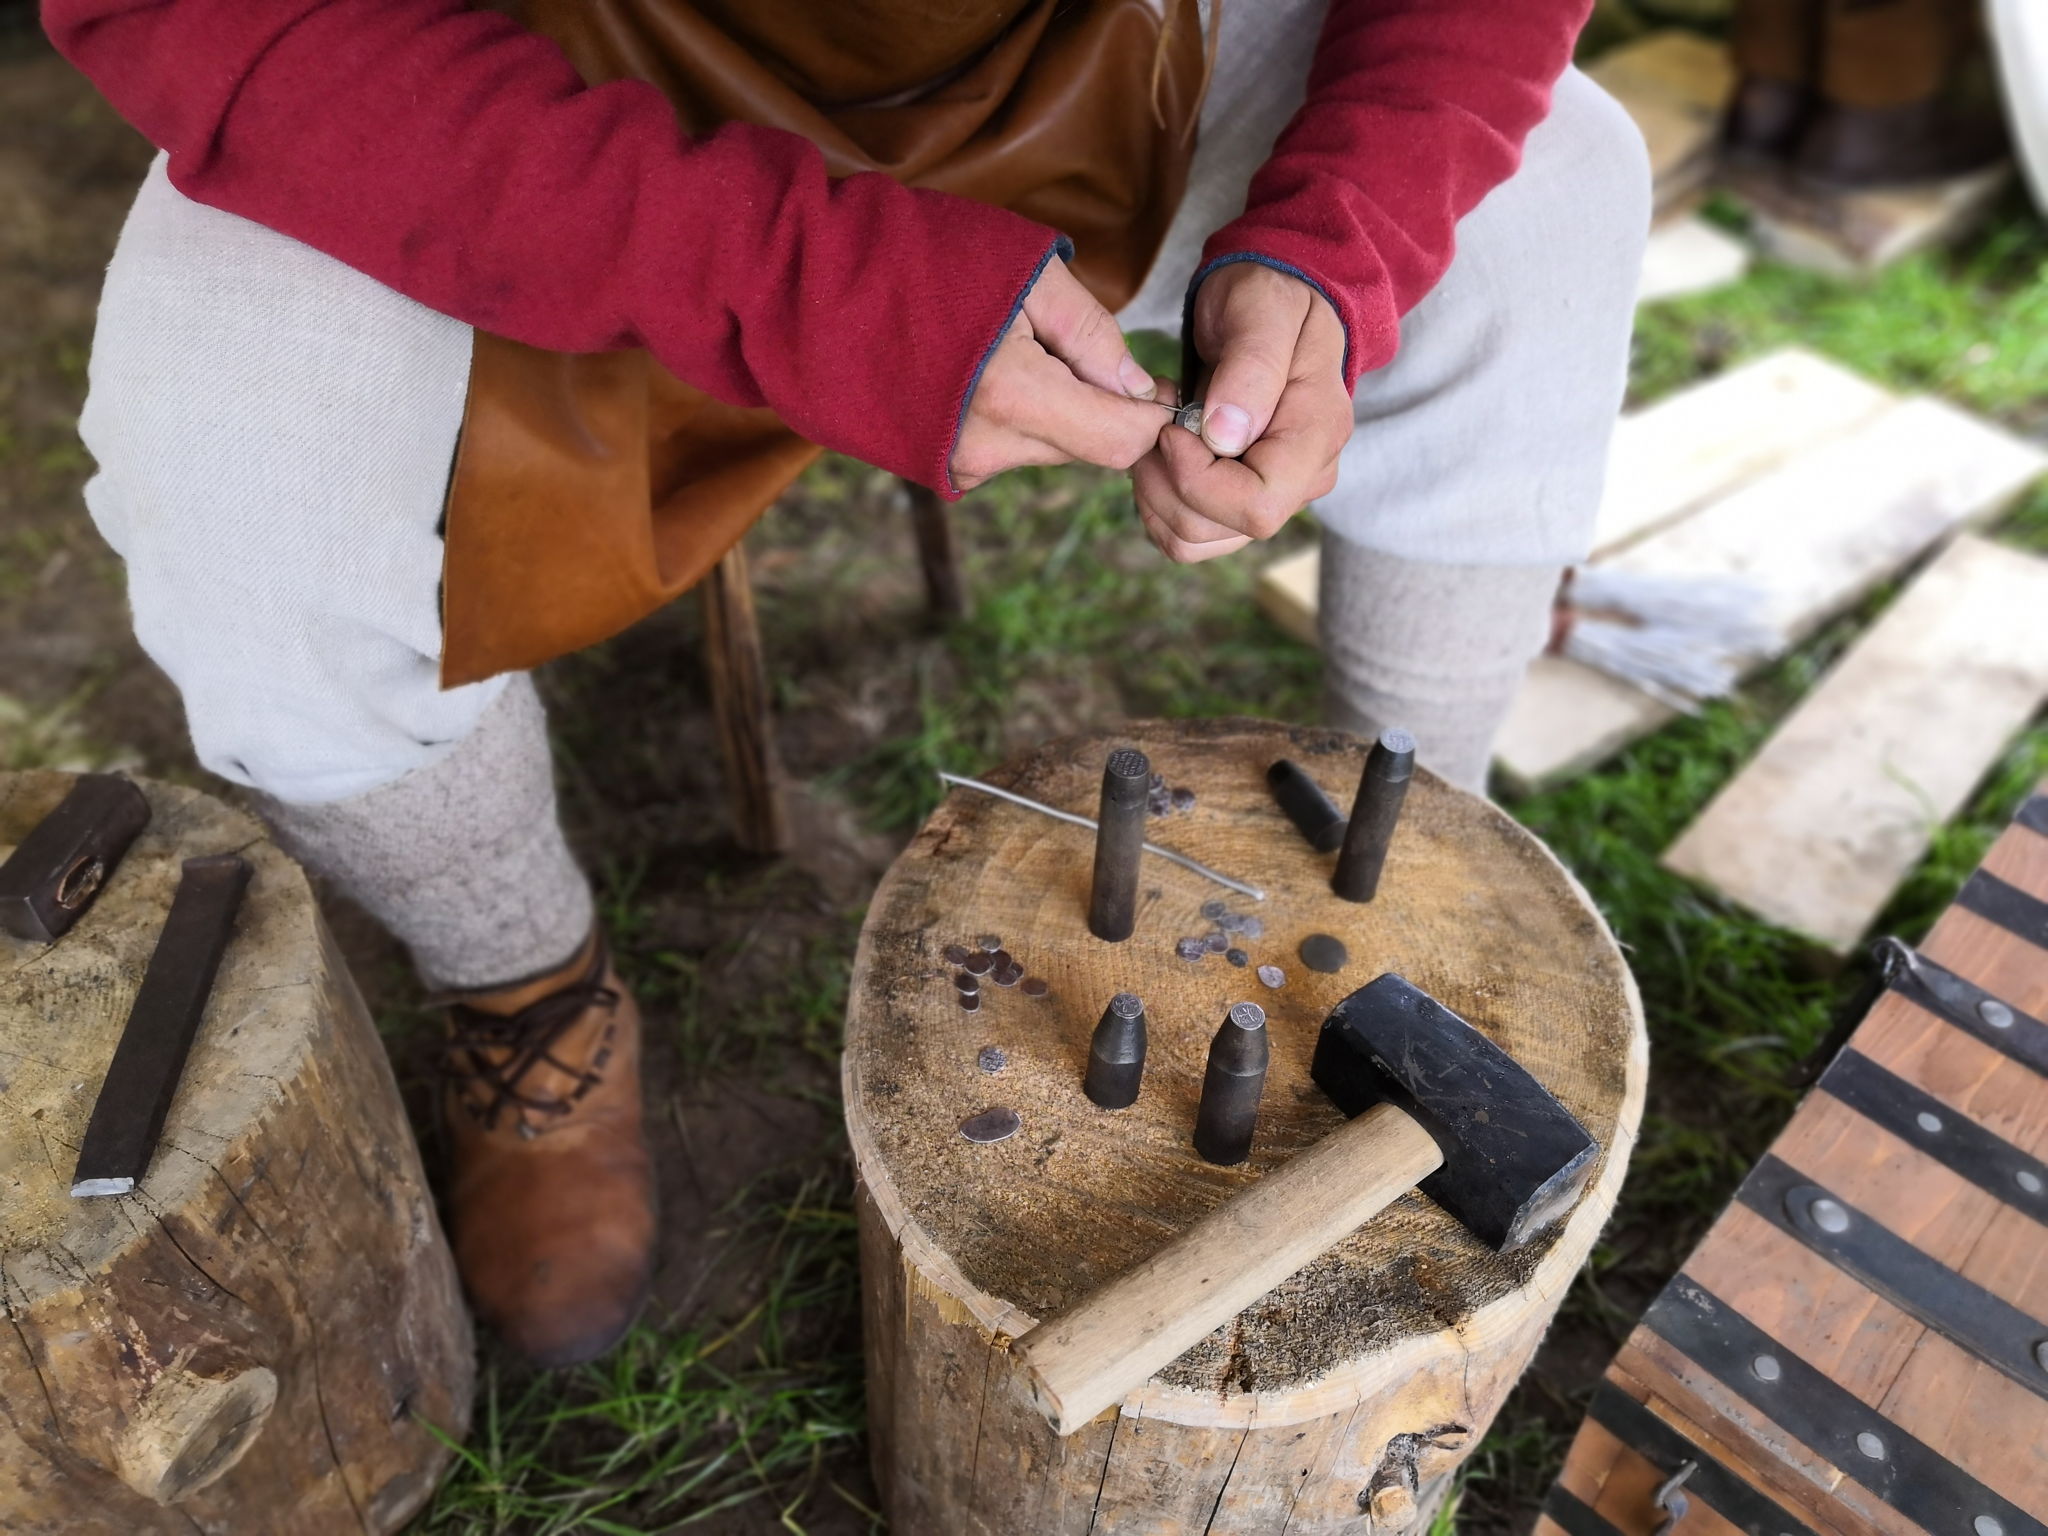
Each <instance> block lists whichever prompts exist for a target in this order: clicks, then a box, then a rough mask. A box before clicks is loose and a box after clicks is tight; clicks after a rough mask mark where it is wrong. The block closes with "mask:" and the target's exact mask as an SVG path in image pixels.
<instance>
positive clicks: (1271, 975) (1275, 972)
mask: <svg viewBox="0 0 2048 1536" xmlns="http://www.w3.org/2000/svg"><path fill="white" fill-rule="evenodd" d="M1257 975H1258V978H1259V980H1261V981H1263V982H1264V983H1265V984H1266V985H1267V986H1269V987H1284V986H1286V985H1287V973H1286V972H1285V971H1283V970H1281V969H1280V967H1279V966H1277V965H1262V966H1260V967H1259V969H1258V972H1257Z"/></svg>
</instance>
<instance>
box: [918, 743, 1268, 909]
mask: <svg viewBox="0 0 2048 1536" xmlns="http://www.w3.org/2000/svg"><path fill="white" fill-rule="evenodd" d="M939 777H940V778H941V779H943V780H945V782H946V783H948V784H954V785H957V786H959V787H960V788H961V789H972V790H977V791H979V792H980V793H982V794H984V795H994V796H995V797H996V798H997V799H998V800H1007V801H1009V802H1010V804H1012V805H1021V806H1023V807H1024V809H1025V810H1027V811H1037V812H1038V813H1039V814H1040V815H1041V816H1050V817H1052V819H1053V820H1054V821H1065V822H1071V823H1072V824H1073V825H1074V826H1077V827H1086V828H1087V829H1088V830H1089V831H1090V832H1093V831H1094V830H1095V823H1094V822H1093V821H1091V820H1089V819H1088V818H1087V817H1086V816H1076V815H1075V814H1074V813H1073V812H1072V811H1056V810H1054V809H1053V808H1052V807H1051V806H1049V805H1041V804H1039V803H1038V802H1037V801H1036V800H1028V799H1026V798H1025V797H1024V796H1023V795H1017V794H1012V793H1011V792H1010V791H1009V790H1007V789H997V788H996V787H995V785H993V784H984V783H982V782H981V780H979V779H970V778H966V777H964V776H962V775H960V774H957V773H947V772H945V771H944V770H941V771H940V773H939ZM1145 851H1146V852H1147V853H1156V854H1158V855H1159V857H1160V858H1162V859H1165V860H1166V861H1168V862H1169V863H1172V864H1178V865H1179V866H1180V867H1181V868H1182V869H1190V870H1193V871H1194V872H1195V873H1196V874H1198V875H1200V876H1202V878H1204V879H1205V880H1214V881H1215V882H1216V883H1217V884H1218V885H1220V886H1222V887H1223V888H1224V889H1225V890H1230V891H1236V892H1237V893H1238V894H1239V895H1242V896H1249V897H1251V899H1252V900H1253V901H1264V900H1265V899H1266V893H1265V892H1264V891H1262V890H1260V889H1259V888H1258V887H1257V886H1256V885H1246V884H1245V883H1244V882H1243V881H1242V880H1233V879H1231V878H1230V876H1228V875H1219V874H1218V873H1216V871H1215V870H1213V869H1211V868H1210V867H1209V866H1208V865H1206V864H1197V863H1196V862H1195V861H1194V860H1193V859H1191V858H1189V857H1188V856H1187V855H1186V854H1184V853H1175V852H1174V851H1173V850H1172V849H1171V848H1162V847H1160V846H1159V845H1158V844H1157V843H1147V844H1145Z"/></svg>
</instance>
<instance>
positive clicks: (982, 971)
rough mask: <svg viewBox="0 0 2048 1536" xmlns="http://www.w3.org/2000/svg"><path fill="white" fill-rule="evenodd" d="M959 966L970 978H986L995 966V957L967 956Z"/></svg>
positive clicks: (983, 955)
mask: <svg viewBox="0 0 2048 1536" xmlns="http://www.w3.org/2000/svg"><path fill="white" fill-rule="evenodd" d="M960 964H961V967H962V969H964V970H965V971H967V973H968V974H969V975H972V976H986V975H987V974H988V973H989V972H990V971H992V970H994V969H995V966H996V962H995V957H994V956H992V955H986V954H981V955H969V956H968V957H967V958H966V959H965V960H963V961H961V962H960Z"/></svg>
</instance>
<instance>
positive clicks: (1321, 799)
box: [1266, 757, 1345, 853]
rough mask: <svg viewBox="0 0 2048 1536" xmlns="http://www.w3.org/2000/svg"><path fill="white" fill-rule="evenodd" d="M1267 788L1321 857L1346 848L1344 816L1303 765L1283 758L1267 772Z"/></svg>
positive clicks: (1296, 828)
mask: <svg viewBox="0 0 2048 1536" xmlns="http://www.w3.org/2000/svg"><path fill="white" fill-rule="evenodd" d="M1266 784H1267V787H1268V788H1270V789H1271V790H1272V791H1273V798H1274V800H1275V801H1277V802H1278V803H1279V806H1280V809H1281V810H1283V811H1285V812H1286V813H1287V819H1288V820H1289V821H1291V822H1293V823H1294V826H1295V830H1297V831H1298V832H1300V833H1301V835H1302V836H1303V837H1305V838H1307V839H1308V843H1309V846H1310V847H1311V848H1313V849H1315V851H1316V852H1317V853H1335V852H1336V851H1337V850H1338V849H1339V848H1341V847H1343V846H1344V823H1345V817H1344V813H1343V812H1342V811H1340V810H1338V809H1337V807H1336V804H1335V802H1333V801H1332V800H1331V799H1330V797H1329V796H1328V795H1326V794H1324V793H1323V786H1322V785H1320V784H1318V783H1317V782H1316V781H1315V780H1314V779H1313V778H1311V777H1310V776H1309V772H1308V770H1307V769H1306V768H1304V767H1302V766H1301V764H1299V763H1297V762H1294V761H1292V760H1291V759H1289V758H1285V757H1283V758H1281V759H1280V760H1279V761H1278V762H1276V763H1275V764H1273V766H1272V767H1270V768H1268V769H1267V770H1266Z"/></svg>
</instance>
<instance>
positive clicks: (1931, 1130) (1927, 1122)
mask: <svg viewBox="0 0 2048 1536" xmlns="http://www.w3.org/2000/svg"><path fill="white" fill-rule="evenodd" d="M1913 1120H1914V1123H1915V1124H1917V1125H1918V1126H1919V1127H1920V1129H1921V1130H1923V1131H1925V1132H1926V1133H1927V1134H1928V1135H1930V1136H1934V1135H1938V1134H1939V1133H1940V1131H1941V1116H1939V1115H1937V1114H1932V1113H1930V1112H1929V1111H1927V1110H1924V1109H1923V1110H1921V1111H1920V1113H1919V1114H1917V1115H1915V1116H1914V1117H1913Z"/></svg>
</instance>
